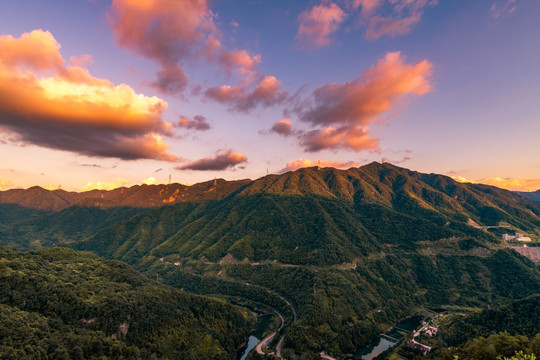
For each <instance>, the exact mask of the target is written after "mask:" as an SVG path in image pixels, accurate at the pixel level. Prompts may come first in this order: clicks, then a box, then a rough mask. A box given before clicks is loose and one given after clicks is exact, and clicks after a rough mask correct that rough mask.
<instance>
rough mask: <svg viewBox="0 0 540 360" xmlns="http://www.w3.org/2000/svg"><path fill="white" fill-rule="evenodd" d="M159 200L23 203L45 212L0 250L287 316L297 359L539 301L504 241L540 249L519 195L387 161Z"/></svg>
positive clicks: (287, 344)
mask: <svg viewBox="0 0 540 360" xmlns="http://www.w3.org/2000/svg"><path fill="white" fill-rule="evenodd" d="M178 186H179V185H178V184H171V185H169V187H170V188H171V189H172V188H177V187H178ZM158 188H159V187H158ZM158 188H155V189H154V188H152V187H144V186H142V187H133V188H129V189H124V190H123V191H124V193H123V194H122V190H121V189H120V190H117V192H116V195H115V196H112V194H109V195H104V196H103V199H101V196H100V197H98V198H92V199H90V198H87V199H86V200H84V201H83V200H80V201H79V202H78V203H77V205H71V206H69V207H67V208H64V209H62V210H61V211H55V212H46V211H45V210H31V209H30V210H29V209H28V208H21V207H20V206H19V205H16V206H19V209H18V210H20V211H27V212H28V211H39V213H32V214H30V215H29V216H28V218H27V219H26V220H25V221H28V222H27V223H24V222H17V221H19V220H17V219H13V221H12V222H11V223H9V224H6V225H3V226H1V227H0V231H2V232H1V233H0V235H2V234H9V236H10V237H6V236H2V237H0V241H1V242H2V243H3V244H6V243H8V244H10V246H14V247H20V248H24V247H25V246H26V247H27V248H32V247H33V246H37V247H39V246H50V245H54V244H55V242H59V241H61V242H62V243H64V244H69V245H70V246H72V247H73V248H75V249H77V250H87V251H92V252H94V253H96V254H98V255H100V256H102V257H104V258H109V259H117V260H122V261H125V262H127V263H129V264H132V265H133V266H135V267H136V268H137V269H138V270H140V271H142V272H143V273H145V274H146V275H147V276H149V277H150V278H156V276H157V277H158V278H159V279H161V280H162V281H164V282H165V283H167V284H169V285H171V286H174V287H177V288H182V289H185V290H188V291H191V292H195V293H200V294H212V295H215V294H219V295H221V296H224V297H226V298H227V299H229V300H230V301H233V302H235V303H241V304H244V305H245V304H249V305H250V306H259V305H260V304H262V305H264V306H265V307H267V308H270V309H273V310H274V311H276V312H278V313H280V314H281V315H282V316H283V318H284V327H283V328H282V330H281V332H280V335H284V336H285V337H284V341H283V344H284V348H285V349H284V353H286V354H288V355H287V356H289V357H291V356H292V354H293V353H294V354H306V356H312V355H313V354H316V353H319V352H320V351H323V350H324V351H326V352H327V353H330V354H332V355H333V356H335V357H337V358H343V357H344V356H345V354H347V353H348V352H355V350H356V349H358V348H360V347H363V346H366V345H367V344H369V343H371V342H372V341H374V340H376V338H377V337H378V336H379V334H380V333H381V332H383V331H385V329H387V328H388V327H390V326H392V325H394V324H396V323H397V322H399V321H400V320H402V319H404V318H406V317H409V316H411V315H414V314H415V312H416V311H418V310H420V309H422V308H424V307H438V306H445V305H450V304H457V305H461V306H474V307H486V306H500V305H504V304H507V303H509V302H511V301H513V300H515V299H522V298H525V297H527V296H530V295H534V294H537V293H540V271H539V268H538V267H537V266H535V265H534V264H533V263H532V262H530V261H529V260H528V259H526V258H524V257H522V256H521V255H519V254H517V253H516V252H515V251H512V250H510V249H505V248H504V246H503V245H504V244H503V243H502V241H501V238H500V236H499V235H498V233H497V232H500V231H520V232H523V233H526V234H528V235H530V236H531V237H533V238H535V239H537V238H538V237H539V236H540V230H539V229H540V217H539V215H540V203H537V202H535V201H533V200H530V199H526V198H524V197H522V196H521V195H519V194H516V193H513V192H510V191H506V190H502V189H498V188H494V187H490V186H485V185H478V184H463V183H458V182H456V181H454V180H452V179H451V178H449V177H446V176H442V175H436V174H421V173H418V172H415V171H410V170H407V169H403V168H399V167H396V166H393V165H390V164H386V163H385V164H379V163H372V164H369V165H366V166H363V167H360V168H352V169H349V170H336V169H332V168H323V169H319V168H306V169H301V170H298V171H294V172H289V173H286V174H283V175H268V176H265V177H263V178H260V179H257V180H255V181H240V182H225V181H215V182H214V181H212V182H207V183H202V185H201V184H196V185H193V187H190V188H189V189H188V190H190V191H191V192H190V193H189V196H187V195H186V196H184V198H181V197H179V198H177V201H175V202H173V203H167V202H163V201H162V200H160V199H162V198H161V197H160V196H162V195H163V194H162V195H159V192H156V191H154V190H157V189H158ZM197 189H199V190H197ZM118 191H120V193H119V194H118ZM138 191H151V192H152V193H153V194H158V195H155V196H157V198H155V199H154V200H152V197H151V194H150V195H149V194H146V195H144V196H142V195H139V194H138V193H137V192H138ZM160 191H161V190H160ZM186 191H187V190H186ZM197 191H198V192H197ZM174 192H176V190H174ZM179 193H181V192H179ZM185 194H187V193H185ZM145 196H146V200H145ZM123 197H126V198H127V199H132V200H129V201H128V200H126V199H123ZM133 199H138V200H137V201H135V200H133ZM178 199H181V200H178ZM130 201H131V202H130ZM129 203H131V204H138V205H137V206H135V205H133V206H128V204H129ZM145 204H146V205H145ZM120 205H122V206H120ZM5 206H12V207H13V206H15V205H12V204H5ZM87 211H89V212H91V213H92V214H94V216H93V217H92V216H86V217H85V216H84V215H83V214H85V212H87ZM79 214H81V215H79ZM85 218H88V219H93V220H92V221H90V220H89V221H87V222H83V221H81V219H85ZM14 224H26V225H25V226H14ZM32 239H34V240H32ZM35 239H40V242H39V243H36V242H35ZM45 240H46V241H45ZM273 346H275V344H274V345H273Z"/></svg>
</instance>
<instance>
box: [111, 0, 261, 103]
mask: <svg viewBox="0 0 540 360" xmlns="http://www.w3.org/2000/svg"><path fill="white" fill-rule="evenodd" d="M215 17H216V15H215V14H214V13H213V12H212V10H211V9H210V7H209V1H207V0H175V1H171V0H153V1H148V0H113V2H112V6H111V9H110V11H109V22H110V24H111V27H112V28H113V30H114V34H115V36H116V41H117V42H118V44H120V45H121V46H123V47H126V48H128V49H130V50H131V51H133V52H135V53H137V54H140V55H142V56H144V57H147V58H149V59H152V60H154V61H156V62H157V63H158V64H159V65H160V66H161V69H160V70H159V71H158V74H157V80H156V81H155V82H153V84H152V85H154V86H155V87H156V88H158V89H159V90H160V91H161V92H163V93H165V94H178V93H182V92H183V91H185V89H186V88H187V84H188V82H189V79H188V76H187V74H186V71H185V69H184V63H186V62H188V61H201V60H205V61H208V62H209V63H211V64H217V65H219V66H220V67H222V68H223V69H224V71H225V72H226V73H227V74H228V75H229V76H231V74H233V73H236V74H237V75H239V76H240V77H241V78H242V81H244V82H248V83H249V82H250V81H252V79H254V78H255V77H256V74H257V71H256V69H255V67H256V66H257V65H258V64H259V63H260V61H261V57H260V55H250V54H249V53H248V52H247V51H246V50H232V51H229V50H227V49H225V48H224V47H223V45H222V43H221V41H220V38H221V37H222V35H221V33H220V31H219V29H218V28H217V26H216V24H215V22H214V19H215Z"/></svg>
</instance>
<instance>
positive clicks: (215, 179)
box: [214, 177, 217, 186]
mask: <svg viewBox="0 0 540 360" xmlns="http://www.w3.org/2000/svg"><path fill="white" fill-rule="evenodd" d="M216 185H217V177H215V178H214V186H216Z"/></svg>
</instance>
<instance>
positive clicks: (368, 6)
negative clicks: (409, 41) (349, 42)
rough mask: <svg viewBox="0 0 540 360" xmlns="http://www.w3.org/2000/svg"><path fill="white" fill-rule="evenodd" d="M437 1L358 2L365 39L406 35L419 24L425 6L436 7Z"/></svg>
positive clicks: (364, 0)
mask: <svg viewBox="0 0 540 360" xmlns="http://www.w3.org/2000/svg"><path fill="white" fill-rule="evenodd" d="M437 3H438V1H437V0H386V1H384V0H378V1H377V0H360V1H355V2H354V4H355V5H356V7H358V6H361V8H362V10H361V12H360V21H361V23H362V24H363V25H364V26H366V27H367V29H366V39H368V40H375V39H378V38H380V37H382V36H385V35H386V36H390V37H396V36H399V35H404V34H408V33H409V32H411V30H412V29H413V27H414V26H415V25H416V24H418V23H419V22H420V20H421V19H422V15H423V13H424V9H425V8H426V7H427V6H434V5H437Z"/></svg>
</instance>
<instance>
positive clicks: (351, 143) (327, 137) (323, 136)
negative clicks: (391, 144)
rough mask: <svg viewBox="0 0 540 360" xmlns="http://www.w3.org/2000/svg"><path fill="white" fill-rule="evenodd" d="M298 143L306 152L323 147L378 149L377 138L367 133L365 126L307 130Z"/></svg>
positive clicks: (356, 149) (322, 148)
mask: <svg viewBox="0 0 540 360" xmlns="http://www.w3.org/2000/svg"><path fill="white" fill-rule="evenodd" d="M300 145H302V146H304V148H305V151H307V152H317V151H321V150H324V149H348V150H353V151H356V152H360V151H362V150H372V151H379V150H380V149H379V140H378V139H373V138H371V137H370V135H369V129H368V128H367V127H347V126H343V127H340V128H334V127H331V126H330V127H326V128H324V129H320V130H311V131H307V132H306V133H304V135H302V137H301V139H300Z"/></svg>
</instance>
